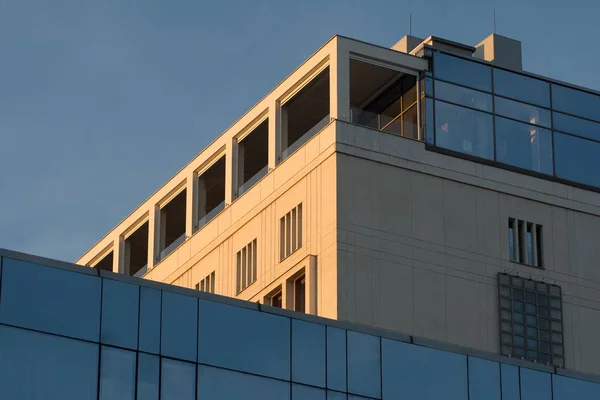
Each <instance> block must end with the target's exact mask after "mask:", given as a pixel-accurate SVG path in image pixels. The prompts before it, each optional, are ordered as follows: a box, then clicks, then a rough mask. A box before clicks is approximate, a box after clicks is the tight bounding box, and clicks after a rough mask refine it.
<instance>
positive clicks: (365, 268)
mask: <svg viewBox="0 0 600 400" xmlns="http://www.w3.org/2000/svg"><path fill="white" fill-rule="evenodd" d="M349 262H350V263H353V264H354V265H353V268H352V269H353V271H354V274H355V278H354V309H355V317H354V320H353V321H354V322H358V323H361V324H365V325H373V308H374V307H373V303H374V299H375V293H376V292H375V290H374V283H375V265H376V263H377V261H376V260H375V259H373V258H370V257H365V256H362V255H358V254H357V255H355V256H354V257H353V258H352V259H350V260H349Z"/></svg>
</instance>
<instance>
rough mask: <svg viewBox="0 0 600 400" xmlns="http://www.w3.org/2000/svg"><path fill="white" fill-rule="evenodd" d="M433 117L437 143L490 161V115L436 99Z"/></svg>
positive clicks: (491, 130)
mask: <svg viewBox="0 0 600 400" xmlns="http://www.w3.org/2000/svg"><path fill="white" fill-rule="evenodd" d="M435 120H436V124H435V132H436V144H437V146H439V147H444V148H446V149H449V150H454V151H458V152H460V153H464V154H468V155H472V156H476V157H482V158H487V159H490V160H491V159H493V158H494V143H493V142H494V140H493V126H492V116H491V115H490V114H487V113H483V112H479V111H473V110H470V109H467V108H463V107H458V106H455V105H451V104H448V103H444V102H441V101H436V102H435Z"/></svg>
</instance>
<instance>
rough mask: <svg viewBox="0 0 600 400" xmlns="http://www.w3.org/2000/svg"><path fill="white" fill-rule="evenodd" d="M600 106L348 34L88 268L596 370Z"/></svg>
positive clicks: (431, 40) (490, 60) (492, 44)
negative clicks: (354, 38)
mask: <svg viewBox="0 0 600 400" xmlns="http://www.w3.org/2000/svg"><path fill="white" fill-rule="evenodd" d="M599 192H600V94H599V93H597V92H595V91H592V90H589V89H585V88H580V87H575V86H573V85H569V84H567V83H564V82H558V81H556V80H552V79H548V78H544V77H541V76H537V75H534V74H531V73H529V72H525V71H523V69H522V55H521V46H520V42H518V41H515V40H512V39H509V38H504V37H502V36H499V35H491V36H490V37H488V38H486V39H485V40H484V41H482V42H480V43H479V44H477V45H476V46H469V45H465V44H460V43H456V42H453V41H449V40H446V39H442V38H438V37H434V36H430V37H428V38H426V39H424V40H421V39H418V38H414V37H406V38H404V39H402V40H401V41H399V42H398V43H397V44H395V45H394V46H393V48H391V49H388V48H383V47H380V46H376V45H372V44H368V43H364V42H361V41H357V40H353V39H349V38H345V37H341V36H335V37H333V38H332V39H330V40H329V41H328V42H327V43H326V44H325V45H323V47H321V48H320V49H319V50H317V52H316V53H314V54H313V55H312V56H311V57H309V58H308V59H307V60H306V61H305V62H304V63H303V64H302V65H301V66H299V67H298V68H297V69H296V70H295V71H293V72H292V74H291V75H290V76H288V78H286V79H285V80H284V81H283V82H281V83H280V84H279V85H278V86H277V87H276V88H274V89H273V90H272V91H271V92H269V93H268V94H267V96H266V97H265V98H263V99H262V100H260V101H259V102H258V103H257V104H256V105H255V106H254V107H253V108H251V109H250V110H249V111H248V112H247V113H246V114H245V115H244V116H242V117H241V118H240V119H239V120H238V121H236V122H235V123H234V124H233V125H232V126H231V127H230V128H229V129H228V130H227V131H226V132H224V133H223V134H222V135H221V136H219V137H218V138H217V139H216V140H215V141H214V142H212V143H211V144H210V145H209V146H208V147H207V148H206V149H204V150H203V151H202V152H201V153H200V154H198V156H197V157H195V158H194V159H193V160H192V161H191V162H190V163H189V164H188V165H187V166H186V167H184V168H183V169H182V170H181V171H179V172H178V173H177V174H176V175H175V176H174V177H173V178H172V179H170V180H169V181H168V182H166V183H165V184H164V185H163V186H162V187H161V188H160V189H159V190H158V191H156V192H155V193H154V194H153V195H152V196H151V197H150V198H149V199H147V200H146V201H145V202H144V203H142V204H141V205H140V206H139V207H138V208H137V209H135V210H134V211H133V212H132V213H131V214H130V215H129V216H127V217H126V218H125V219H124V220H123V221H122V222H121V223H119V224H118V225H117V226H116V227H115V228H114V229H113V230H112V231H111V232H109V233H108V234H107V235H106V236H105V237H104V238H102V239H101V240H100V241H99V242H98V243H97V244H96V245H94V246H93V247H92V248H91V249H90V250H89V251H87V252H86V253H85V254H84V255H83V256H82V257H81V258H80V259H79V260H78V263H79V264H82V265H87V266H90V267H95V268H97V269H102V270H109V271H113V272H118V273H121V274H124V275H131V276H138V277H143V278H144V279H147V280H152V281H158V282H164V283H169V284H174V285H177V286H182V287H184V288H189V289H197V290H200V291H204V292H210V293H216V294H220V295H224V296H229V297H234V298H237V299H241V300H247V301H251V302H254V303H260V304H266V305H271V306H275V307H279V308H284V309H288V310H295V311H300V312H305V313H307V314H312V315H318V316H322V317H327V318H331V319H336V320H340V321H348V322H352V323H361V324H365V325H369V326H373V327H377V328H383V329H387V330H391V331H395V332H401V333H403V334H406V335H415V336H418V337H424V338H428V339H431V340H437V341H441V342H445V343H450V344H454V345H460V346H465V347H468V348H471V349H475V350H480V351H487V352H491V353H498V354H502V355H504V356H507V357H511V358H513V359H514V358H517V359H523V360H528V361H530V362H535V363H537V364H538V365H539V364H541V365H548V366H555V367H559V368H566V369H569V370H573V371H582V372H585V373H593V374H600V346H599V345H598V343H597V340H596V338H597V337H598V335H600V269H598V267H597V250H596V249H597V246H598V244H597V241H598V238H600V193H599Z"/></svg>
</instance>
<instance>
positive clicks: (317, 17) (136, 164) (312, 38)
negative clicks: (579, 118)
mask: <svg viewBox="0 0 600 400" xmlns="http://www.w3.org/2000/svg"><path fill="white" fill-rule="evenodd" d="M595 3H596V1H595V0H586V1H583V0H571V1H569V2H558V1H554V0H546V1H538V0H533V1H532V0H528V1H522V0H519V1H515V0H504V1H495V0H494V1H481V0H472V1H466V0H452V1H448V0H428V1H414V0H413V1H399V0H394V1H376V0H370V1H367V0H360V1H359V0H347V1H331V0H329V1H328V0H302V1H294V2H292V1H275V0H270V1H260V0H252V1H247V0H239V1H228V0H222V1H219V2H210V3H208V2H203V1H198V0H169V1H166V0H161V1H159V0H119V1H116V0H102V1H98V0H69V1H67V0H1V1H0V188H1V189H0V195H1V196H0V199H1V200H0V247H4V248H9V249H13V250H19V251H24V252H29V253H34V254H39V255H43V256H47V257H53V258H58V259H63V260H67V261H73V260H75V259H77V258H78V256H79V255H81V254H82V253H83V252H84V251H86V250H87V249H88V248H89V247H90V246H91V245H93V244H94V243H95V242H96V241H97V240H99V239H100V238H101V237H102V236H103V235H104V234H105V233H106V232H108V231H109V230H110V229H111V228H112V227H113V226H115V225H116V224H117V223H118V222H119V221H120V220H121V219H123V218H124V217H125V216H126V215H127V214H128V213H129V212H130V211H132V210H133V209H134V208H135V207H136V206H138V205H139V204H140V203H142V202H143V201H144V200H145V199H146V198H147V197H148V196H149V195H150V194H151V193H152V192H154V191H155V190H156V189H157V188H158V187H160V186H161V185H162V184H163V183H164V182H165V181H166V180H167V179H168V178H169V177H171V176H172V175H173V174H175V173H176V172H177V171H178V170H179V169H180V168H181V167H183V166H184V165H185V164H186V163H187V162H188V161H189V160H190V159H191V158H192V157H193V156H194V155H195V154H197V153H198V152H200V151H201V150H202V149H203V148H204V147H205V146H206V145H207V144H208V143H209V142H210V141H212V140H213V139H214V138H215V137H216V136H218V135H219V134H221V133H222V132H223V131H224V130H225V129H226V128H227V127H228V126H229V125H230V124H231V123H232V122H234V121H235V120H236V119H237V118H238V117H239V116H241V115H242V114H243V113H244V112H245V111H246V110H247V109H248V108H250V107H251V106H252V105H253V104H254V103H256V102H257V101H258V100H259V99H260V98H262V97H263V96H264V95H265V94H266V93H267V92H268V91H269V90H270V89H271V88H272V87H273V86H275V85H276V84H277V83H278V82H280V81H281V80H282V79H283V78H285V76H286V75H287V74H289V73H290V72H291V71H292V70H293V69H294V68H295V67H296V66H297V65H298V64H300V63H301V62H302V61H303V60H304V59H306V58H307V57H308V56H310V54H311V53H313V52H314V51H315V50H316V49H317V48H319V47H320V46H321V45H322V44H323V43H325V42H326V41H327V40H328V39H329V38H330V37H331V36H333V35H334V34H336V33H337V34H341V35H345V36H350V37H354V38H357V39H361V40H364V41H367V42H372V43H375V44H379V45H382V46H391V45H392V44H394V43H395V42H396V41H397V40H398V39H400V38H401V37H402V36H403V35H404V34H406V33H407V32H408V20H409V17H408V15H409V13H412V15H413V17H412V19H413V35H416V36H421V37H426V36H428V35H430V34H433V35H437V36H442V37H445V38H448V39H452V40H456V41H459V42H463V43H468V44H475V43H477V42H478V41H479V40H481V39H483V38H484V37H485V36H487V35H488V34H489V33H491V31H492V29H493V22H492V21H493V18H492V15H493V9H494V8H495V9H496V18H497V33H499V34H502V35H505V36H509V37H512V38H515V39H519V40H521V41H522V42H523V53H524V54H523V63H524V68H525V69H526V70H528V71H531V72H535V73H538V74H541V75H546V76H550V77H553V78H557V79H561V80H564V81H567V82H571V83H575V84H579V85H582V86H587V87H591V88H594V89H600V75H599V74H598V73H597V71H598V65H600V52H599V51H598V44H597V42H596V41H597V39H598V37H600V26H599V25H598V23H597V17H596V16H597V15H598V12H599V11H600V10H599V8H600V6H599V5H597V4H595ZM209 4H210V5H209Z"/></svg>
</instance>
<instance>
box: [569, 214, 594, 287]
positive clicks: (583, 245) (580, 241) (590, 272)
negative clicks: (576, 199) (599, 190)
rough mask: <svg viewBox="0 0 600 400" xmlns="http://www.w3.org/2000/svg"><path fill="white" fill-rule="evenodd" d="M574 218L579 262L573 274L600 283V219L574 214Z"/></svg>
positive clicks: (575, 243) (575, 249)
mask: <svg viewBox="0 0 600 400" xmlns="http://www.w3.org/2000/svg"><path fill="white" fill-rule="evenodd" d="M573 217H574V218H573V224H574V230H575V241H574V243H573V244H574V246H575V247H574V249H573V252H574V253H575V254H576V255H577V262H576V264H575V265H574V268H573V270H572V272H573V273H574V274H575V275H577V276H578V277H581V278H584V279H593V280H595V281H600V268H598V240H599V239H600V218H598V217H593V216H590V215H586V214H582V213H574V215H573Z"/></svg>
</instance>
